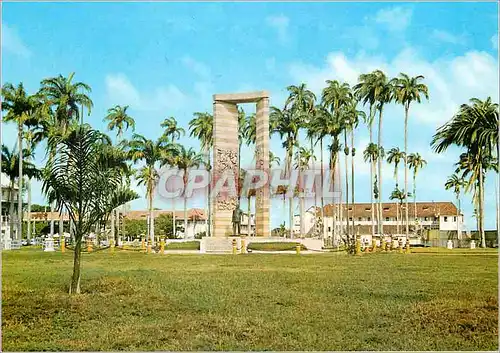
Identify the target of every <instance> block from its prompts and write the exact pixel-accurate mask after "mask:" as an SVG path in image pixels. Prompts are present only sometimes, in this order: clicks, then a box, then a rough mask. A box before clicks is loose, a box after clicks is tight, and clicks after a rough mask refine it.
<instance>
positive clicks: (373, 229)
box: [370, 159, 382, 246]
mask: <svg viewBox="0 0 500 353" xmlns="http://www.w3.org/2000/svg"><path fill="white" fill-rule="evenodd" d="M370 167H371V168H370V182H371V187H370V194H371V201H372V207H371V221H372V241H373V239H375V203H374V201H373V198H374V195H373V189H374V188H375V185H374V182H375V181H374V179H375V178H374V174H375V173H376V167H375V160H374V159H372V161H371V163H370ZM377 218H378V217H377ZM377 224H378V222H377ZM380 246H382V243H380Z"/></svg>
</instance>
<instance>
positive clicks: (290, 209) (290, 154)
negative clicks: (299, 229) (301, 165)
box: [287, 147, 295, 238]
mask: <svg viewBox="0 0 500 353" xmlns="http://www.w3.org/2000/svg"><path fill="white" fill-rule="evenodd" d="M292 157H293V147H289V151H288V156H287V159H288V161H287V164H288V177H289V178H290V177H291V174H292ZM290 187H291V188H292V196H291V197H290V198H289V199H288V206H289V207H288V222H289V224H290V238H293V196H294V194H295V185H290Z"/></svg>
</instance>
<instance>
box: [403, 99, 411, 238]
mask: <svg viewBox="0 0 500 353" xmlns="http://www.w3.org/2000/svg"><path fill="white" fill-rule="evenodd" d="M408 109H409V107H408V106H405V155H404V163H405V190H404V196H405V223H406V229H405V233H406V239H407V240H408V239H409V238H410V225H409V216H408Z"/></svg>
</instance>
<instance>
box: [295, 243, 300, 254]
mask: <svg viewBox="0 0 500 353" xmlns="http://www.w3.org/2000/svg"><path fill="white" fill-rule="evenodd" d="M295 253H296V254H297V255H300V244H297V245H295Z"/></svg>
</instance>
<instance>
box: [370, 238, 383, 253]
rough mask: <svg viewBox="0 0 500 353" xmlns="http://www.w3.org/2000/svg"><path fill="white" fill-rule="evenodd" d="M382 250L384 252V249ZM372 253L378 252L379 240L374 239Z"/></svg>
mask: <svg viewBox="0 0 500 353" xmlns="http://www.w3.org/2000/svg"><path fill="white" fill-rule="evenodd" d="M382 250H384V249H383V248H382ZM372 251H373V252H376V251H377V240H376V239H372Z"/></svg>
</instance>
